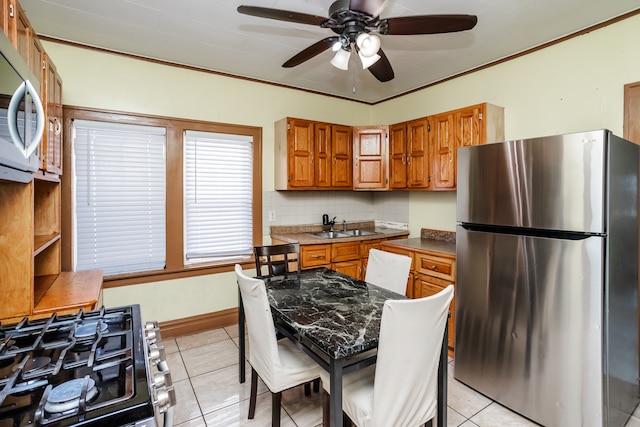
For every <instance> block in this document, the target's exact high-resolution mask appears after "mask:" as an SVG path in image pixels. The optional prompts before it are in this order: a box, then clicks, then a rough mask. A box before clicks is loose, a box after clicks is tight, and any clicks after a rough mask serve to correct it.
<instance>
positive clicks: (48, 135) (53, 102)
mask: <svg viewBox="0 0 640 427" xmlns="http://www.w3.org/2000/svg"><path fill="white" fill-rule="evenodd" d="M44 56H45V58H44V66H45V74H46V78H45V79H44V81H45V88H44V90H43V91H42V92H43V93H44V96H43V99H42V102H43V105H44V109H45V116H46V126H45V131H44V136H43V138H42V149H41V150H40V160H41V162H42V166H41V167H42V169H43V170H45V171H47V172H49V173H53V174H56V175H61V174H62V79H61V78H60V75H59V74H58V72H57V70H56V67H55V65H54V64H53V62H52V61H51V59H50V58H48V57H47V56H46V54H45V55H44Z"/></svg>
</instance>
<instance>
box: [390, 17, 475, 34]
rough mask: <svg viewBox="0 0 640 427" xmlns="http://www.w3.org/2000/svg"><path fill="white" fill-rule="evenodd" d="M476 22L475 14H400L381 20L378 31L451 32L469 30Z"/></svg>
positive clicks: (401, 32)
mask: <svg viewBox="0 0 640 427" xmlns="http://www.w3.org/2000/svg"><path fill="white" fill-rule="evenodd" d="M477 22H478V17H477V16H475V15H417V16H400V17H398V18H388V19H383V20H381V21H380V25H379V32H380V34H389V35H412V34H438V33H453V32H456V31H464V30H470V29H472V28H473V27H475V26H476V23H477Z"/></svg>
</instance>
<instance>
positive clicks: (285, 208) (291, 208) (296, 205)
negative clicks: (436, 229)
mask: <svg viewBox="0 0 640 427" xmlns="http://www.w3.org/2000/svg"><path fill="white" fill-rule="evenodd" d="M324 213H326V214H328V215H329V219H331V218H333V217H334V216H335V217H336V222H342V220H345V219H346V220H347V222H349V221H360V220H361V221H365V220H376V219H378V220H385V221H397V222H409V193H407V192H385V193H382V192H380V193H377V192H358V191H286V192H285V191H265V192H263V193H262V229H263V232H262V235H263V236H268V235H269V227H271V226H272V225H297V224H321V223H322V214H324ZM270 215H271V217H270ZM274 217H275V220H273V218H274Z"/></svg>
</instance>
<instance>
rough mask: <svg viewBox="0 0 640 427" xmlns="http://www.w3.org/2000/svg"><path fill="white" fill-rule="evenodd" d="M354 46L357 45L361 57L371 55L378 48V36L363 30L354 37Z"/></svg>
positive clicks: (376, 51) (374, 53) (375, 52)
mask: <svg viewBox="0 0 640 427" xmlns="http://www.w3.org/2000/svg"><path fill="white" fill-rule="evenodd" d="M356 46H358V49H359V51H360V53H361V57H362V56H365V57H372V56H374V55H376V54H377V53H378V51H379V50H380V38H379V37H378V36H376V35H375V34H367V33H364V32H363V33H360V34H358V37H356ZM378 58H379V57H378ZM374 62H375V61H374Z"/></svg>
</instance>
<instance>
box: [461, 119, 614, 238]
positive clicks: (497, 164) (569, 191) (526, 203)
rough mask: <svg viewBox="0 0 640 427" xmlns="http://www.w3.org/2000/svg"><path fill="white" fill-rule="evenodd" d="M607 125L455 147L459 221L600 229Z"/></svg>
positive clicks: (602, 219)
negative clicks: (542, 136) (544, 135)
mask: <svg viewBox="0 0 640 427" xmlns="http://www.w3.org/2000/svg"><path fill="white" fill-rule="evenodd" d="M608 136H609V131H606V130H599V131H593V132H584V133H575V134H569V135H560V136H552V137H545V138H536V139H529V140H519V141H508V142H502V143H498V144H487V145H481V146H475V147H465V148H461V149H460V150H458V195H457V200H458V202H457V203H458V205H457V220H458V222H462V223H474V224H488V225H497V226H505V227H524V228H536V229H545V230H563V231H573V232H588V233H605V226H604V221H605V220H606V219H605V218H604V214H603V207H604V206H605V186H606V183H607V181H606V177H605V162H606V151H605V149H606V139H607V138H608Z"/></svg>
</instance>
